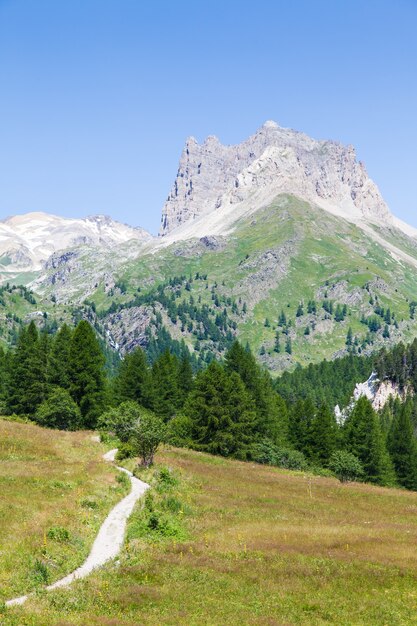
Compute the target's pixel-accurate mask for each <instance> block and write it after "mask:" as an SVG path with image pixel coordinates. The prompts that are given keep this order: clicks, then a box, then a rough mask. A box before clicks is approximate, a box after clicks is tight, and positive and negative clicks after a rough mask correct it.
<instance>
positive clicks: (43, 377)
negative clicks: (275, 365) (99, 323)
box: [0, 321, 417, 489]
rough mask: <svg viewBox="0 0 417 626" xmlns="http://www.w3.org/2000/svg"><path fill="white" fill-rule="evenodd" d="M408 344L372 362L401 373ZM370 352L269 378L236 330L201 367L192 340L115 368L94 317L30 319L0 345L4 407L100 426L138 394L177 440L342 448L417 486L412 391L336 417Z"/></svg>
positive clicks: (275, 455)
mask: <svg viewBox="0 0 417 626" xmlns="http://www.w3.org/2000/svg"><path fill="white" fill-rule="evenodd" d="M413 346H414V347H413ZM413 346H410V347H408V348H405V347H401V346H400V347H396V348H395V349H394V350H393V351H392V354H391V353H390V354H389V353H386V352H383V353H381V354H380V355H378V357H376V360H375V363H378V364H380V366H381V367H382V365H381V363H383V364H385V367H386V370H385V371H388V369H387V368H388V365H387V364H390V367H391V368H394V365H393V363H396V364H398V366H400V364H401V368H402V369H401V371H402V375H404V376H405V374H404V371H405V370H404V368H406V366H407V368H408V369H406V371H407V372H408V375H410V376H412V375H413V372H414V369H413V368H414V366H413V365H412V363H413V362H414V363H417V358H416V359H415V360H414V361H413V359H414V355H415V354H416V355H417V351H416V352H415V349H416V347H417V342H415V344H413ZM400 357H401V358H400ZM406 357H407V358H406ZM375 363H371V362H370V361H369V360H366V359H360V358H359V357H354V356H353V355H349V356H348V357H346V359H341V360H340V361H335V362H333V363H326V362H324V363H322V364H320V365H318V366H311V367H309V368H306V369H305V370H296V371H295V372H294V373H292V374H285V375H284V376H283V377H282V379H281V380H280V381H278V383H275V384H274V383H273V381H272V379H271V377H270V375H269V374H268V372H267V371H266V370H264V369H263V368H261V367H260V366H259V364H258V363H257V361H256V359H255V358H254V356H253V355H252V353H251V352H250V350H249V349H248V348H247V347H246V348H244V347H242V346H241V345H240V344H239V343H238V342H237V341H236V342H234V343H233V345H232V346H231V348H230V349H229V350H228V352H227V354H226V356H225V358H224V360H223V361H222V362H218V361H215V360H213V361H212V362H211V363H210V364H209V365H208V366H207V367H206V368H205V369H204V370H199V371H198V372H197V373H196V374H195V373H194V372H193V367H192V364H191V360H190V357H189V352H188V350H184V351H183V353H182V354H178V355H176V354H171V353H170V352H169V351H168V350H166V351H164V352H163V353H162V354H160V355H159V356H158V357H157V358H156V359H155V360H154V362H153V363H152V364H150V363H149V362H148V359H147V357H146V355H145V353H144V352H143V351H142V350H141V349H140V348H137V349H135V350H134V351H133V352H131V353H129V354H127V355H126V356H125V358H124V359H123V360H122V361H121V363H120V366H119V368H118V371H117V374H116V376H115V377H113V378H111V377H110V376H109V375H108V374H107V373H106V369H105V357H104V354H103V350H102V348H101V346H100V342H99V341H98V339H97V337H96V334H95V332H94V329H93V328H92V327H91V326H90V324H89V323H88V322H86V321H80V322H79V323H78V325H77V326H76V328H75V329H71V328H69V327H68V326H66V325H64V326H62V328H61V329H60V330H59V331H58V332H57V333H56V335H55V336H51V335H49V334H47V333H46V332H39V331H38V329H37V327H36V325H35V324H34V323H33V322H32V323H31V324H30V325H29V326H28V327H26V328H23V329H22V331H21V333H20V335H19V338H18V341H17V346H16V348H15V349H14V350H10V351H8V352H7V353H4V352H1V353H0V370H1V389H0V392H1V401H2V404H3V409H4V410H5V411H6V412H7V413H9V414H10V413H17V414H21V415H29V416H30V417H32V418H34V419H35V420H37V421H38V422H39V423H41V424H44V425H47V426H52V427H58V428H64V429H74V428H95V427H96V425H97V422H98V420H99V418H100V416H101V415H102V414H103V413H104V412H105V411H107V410H108V409H109V408H110V407H118V406H122V405H123V404H124V403H126V402H133V403H135V404H136V405H137V406H140V407H144V408H145V409H146V410H148V412H149V410H150V411H152V412H153V413H154V414H156V415H157V416H158V417H159V418H160V419H162V420H163V421H164V422H165V424H166V429H167V432H168V440H169V441H170V442H171V443H173V444H174V445H182V446H189V447H193V448H195V449H197V450H202V451H207V452H210V453H214V454H220V455H223V456H230V457H234V458H239V459H243V460H253V461H258V462H263V463H271V464H276V465H281V466H286V467H291V468H299V469H302V468H305V467H308V466H309V467H313V468H324V469H328V468H332V467H333V465H332V463H333V462H334V458H335V454H337V453H340V452H342V453H344V454H347V455H350V457H349V458H351V459H354V460H355V463H356V464H357V465H356V467H357V468H359V469H358V470H357V471H356V474H357V475H361V477H362V478H363V479H364V480H367V481H370V482H373V483H375V484H379V485H397V484H398V485H402V486H404V487H406V488H409V489H417V448H416V439H415V435H414V431H415V423H416V421H417V420H416V416H417V400H416V397H417V396H412V395H410V396H409V398H408V400H407V401H406V402H403V403H401V402H399V401H398V400H397V401H392V402H390V403H388V404H387V405H386V406H385V408H384V410H383V411H382V412H381V413H377V412H376V411H374V409H373V408H372V405H371V404H370V402H369V401H368V400H367V399H366V398H361V399H360V400H359V401H358V402H357V403H356V404H355V406H354V408H353V409H352V410H351V411H350V413H349V415H348V416H347V417H346V420H345V421H344V423H343V424H342V425H341V424H338V423H337V422H336V419H335V415H334V405H335V404H336V403H337V402H340V403H341V404H342V405H343V404H346V402H345V403H343V402H341V400H342V397H345V396H347V389H348V386H349V388H350V392H349V398H350V395H351V393H352V389H353V387H354V384H355V383H356V382H358V380H364V379H365V378H366V377H367V375H368V374H369V373H370V370H372V367H373V365H374V364H375ZM348 371H349V372H350V378H349V382H346V381H343V378H342V377H343V373H344V372H345V373H347V372H348ZM390 371H391V370H390ZM392 371H395V372H396V371H397V369H396V367H395V368H394V369H392ZM320 376H321V377H322V379H323V380H321V382H320ZM404 384H406V383H404ZM338 386H339V387H340V390H339V391H335V388H336V387H338ZM277 389H278V390H279V391H280V392H281V393H278V392H277ZM313 391H314V393H313ZM349 398H348V399H349Z"/></svg>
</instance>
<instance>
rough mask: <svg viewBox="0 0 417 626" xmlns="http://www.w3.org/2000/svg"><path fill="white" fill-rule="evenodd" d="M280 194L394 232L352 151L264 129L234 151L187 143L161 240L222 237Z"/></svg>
mask: <svg viewBox="0 0 417 626" xmlns="http://www.w3.org/2000/svg"><path fill="white" fill-rule="evenodd" d="M280 193H288V194H293V195H295V196H297V197H298V198H300V199H303V200H306V201H307V202H309V203H314V204H315V205H317V206H319V207H320V208H322V209H325V210H326V211H329V212H330V213H333V214H334V215H337V216H340V217H344V218H345V219H347V220H349V221H351V222H355V223H356V222H358V221H359V222H360V221H362V220H363V221H365V222H367V223H369V222H370V223H374V224H378V225H381V224H383V225H385V226H391V225H393V224H394V218H393V216H392V215H391V213H390V211H389V209H388V207H387V205H386V204H385V202H384V200H383V198H382V196H381V194H380V192H379V190H378V188H377V186H376V185H375V183H374V182H373V181H372V180H371V179H370V178H369V177H368V174H367V172H366V169H365V166H364V165H363V163H361V162H360V161H358V160H357V158H356V153H355V149H354V148H353V147H352V146H344V145H342V144H340V143H337V142H334V141H317V140H315V139H312V138H311V137H308V136H307V135H305V134H304V133H301V132H297V131H294V130H291V129H287V128H282V127H280V126H278V124H276V123H275V122H272V121H268V122H266V123H265V124H264V125H263V126H262V127H261V128H260V129H259V130H258V131H257V132H256V133H255V134H254V135H252V136H251V137H249V139H247V140H246V141H244V142H242V143H240V144H238V145H232V146H225V145H222V144H221V143H220V141H219V140H218V139H217V137H214V136H209V137H207V139H206V140H205V141H204V143H202V144H199V143H198V142H197V141H196V140H195V139H194V138H193V137H190V138H189V139H188V140H187V141H186V144H185V147H184V150H183V152H182V155H181V158H180V163H179V168H178V173H177V177H176V179H175V182H174V185H173V187H172V189H171V192H170V194H169V196H168V199H167V201H166V203H165V205H164V207H163V211H162V220H161V228H160V235H161V236H162V237H164V236H166V235H169V234H171V233H172V234H173V235H175V236H176V237H178V238H180V239H183V238H188V237H189V236H203V235H207V234H224V230H225V229H227V228H228V226H229V225H230V224H231V223H233V222H234V221H236V220H237V219H238V218H240V217H241V216H243V215H246V214H248V213H251V212H253V211H255V210H257V209H259V208H262V207H263V206H266V205H267V204H269V203H270V202H271V201H272V200H273V199H274V197H276V196H277V195H278V194H280ZM185 225H187V228H184V227H185ZM209 231H210V232H209Z"/></svg>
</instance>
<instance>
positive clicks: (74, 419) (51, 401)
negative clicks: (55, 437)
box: [35, 387, 81, 430]
mask: <svg viewBox="0 0 417 626" xmlns="http://www.w3.org/2000/svg"><path fill="white" fill-rule="evenodd" d="M35 421H36V422H37V423H38V424H40V425H41V426H48V427H49V428H58V429H60V430H75V429H76V428H78V426H79V425H80V421H81V413H80V409H79V408H78V406H77V405H76V403H75V402H74V400H73V399H72V398H71V396H70V394H69V392H68V391H67V390H66V389H61V387H55V389H53V390H52V391H51V393H50V394H49V396H48V397H47V399H46V400H44V401H43V402H42V404H40V406H39V407H38V409H37V411H36V413H35Z"/></svg>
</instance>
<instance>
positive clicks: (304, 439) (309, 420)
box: [289, 398, 316, 459]
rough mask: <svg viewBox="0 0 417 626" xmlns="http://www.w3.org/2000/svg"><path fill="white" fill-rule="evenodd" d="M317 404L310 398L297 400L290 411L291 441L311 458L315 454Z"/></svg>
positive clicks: (297, 448)
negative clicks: (314, 425)
mask: <svg viewBox="0 0 417 626" xmlns="http://www.w3.org/2000/svg"><path fill="white" fill-rule="evenodd" d="M315 412H316V409H315V406H314V404H313V402H312V401H311V399H310V398H306V399H305V400H297V401H296V402H295V403H294V404H293V405H292V407H291V410H290V413H289V441H290V443H291V444H292V445H293V446H294V448H295V449H296V450H299V451H300V452H302V453H303V454H305V456H306V457H307V458H309V459H312V458H313V456H314V443H313V439H312V427H313V420H314V416H315Z"/></svg>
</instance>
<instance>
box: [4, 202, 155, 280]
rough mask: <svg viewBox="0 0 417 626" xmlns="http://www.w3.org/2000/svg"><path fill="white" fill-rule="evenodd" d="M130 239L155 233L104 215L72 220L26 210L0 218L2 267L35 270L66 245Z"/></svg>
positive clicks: (146, 238)
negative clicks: (23, 212)
mask: <svg viewBox="0 0 417 626" xmlns="http://www.w3.org/2000/svg"><path fill="white" fill-rule="evenodd" d="M131 239H134V240H137V241H139V242H146V241H149V240H151V239H152V235H150V234H149V233H148V232H146V231H145V230H143V229H141V228H132V227H131V226H127V225H125V224H121V223H120V222H117V221H114V220H112V219H111V218H110V217H107V216H104V215H94V216H92V217H87V218H84V219H69V218H65V217H58V216H56V215H49V214H48V213H41V212H39V213H26V214H24V215H16V216H13V217H8V218H6V219H5V220H2V221H0V270H1V268H3V269H4V270H5V269H7V272H10V271H13V270H15V271H36V270H39V269H41V267H42V265H43V264H44V263H45V261H47V260H48V259H49V257H50V256H51V255H52V254H53V253H54V252H57V251H59V250H64V249H66V248H70V247H74V246H79V245H88V246H103V247H104V246H105V247H109V246H113V245H115V244H120V243H124V242H126V241H129V240H131Z"/></svg>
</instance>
